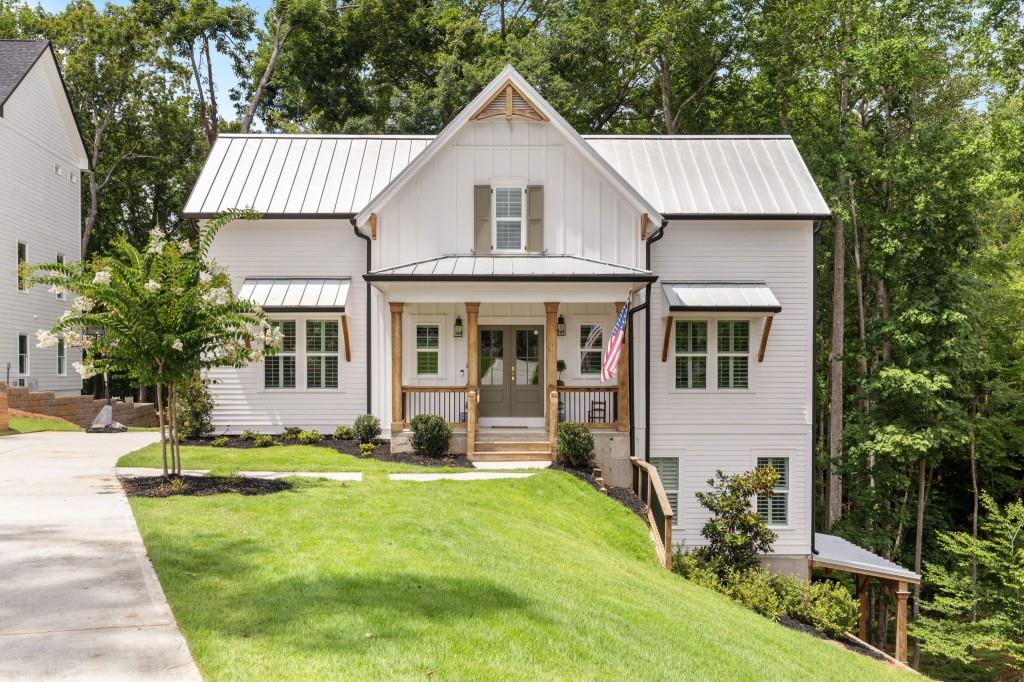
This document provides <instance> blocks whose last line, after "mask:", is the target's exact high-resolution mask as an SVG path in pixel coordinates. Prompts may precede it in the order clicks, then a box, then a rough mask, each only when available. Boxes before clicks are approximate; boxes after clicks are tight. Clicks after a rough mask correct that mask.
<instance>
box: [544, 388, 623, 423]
mask: <svg viewBox="0 0 1024 682" xmlns="http://www.w3.org/2000/svg"><path fill="white" fill-rule="evenodd" d="M557 390H558V421H560V422H579V423H581V424H586V425H587V426H589V427H591V428H616V427H617V426H618V424H619V389H618V387H617V386H611V387H604V386H559V387H558V388H557Z"/></svg>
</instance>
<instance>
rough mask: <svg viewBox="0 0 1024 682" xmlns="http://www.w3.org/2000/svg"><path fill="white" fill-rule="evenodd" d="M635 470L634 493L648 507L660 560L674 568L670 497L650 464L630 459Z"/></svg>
mask: <svg viewBox="0 0 1024 682" xmlns="http://www.w3.org/2000/svg"><path fill="white" fill-rule="evenodd" d="M629 463H630V466H631V467H632V469H633V477H632V478H633V480H632V488H633V493H634V494H635V495H636V496H637V497H639V498H640V499H641V500H642V501H643V502H644V504H646V505H647V526H648V528H649V529H650V531H651V540H652V541H653V542H654V549H655V551H657V553H658V559H659V560H660V561H661V565H662V566H664V567H665V568H668V569H671V568H672V523H673V518H674V515H673V513H672V505H671V504H669V501H668V495H667V494H666V493H665V488H664V487H663V486H662V485H661V478H660V477H659V476H658V470H657V469H655V468H654V466H653V465H652V464H651V463H650V462H645V461H643V460H641V459H637V458H636V457H630V458H629Z"/></svg>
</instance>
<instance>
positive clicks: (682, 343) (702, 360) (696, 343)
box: [676, 320, 708, 388]
mask: <svg viewBox="0 0 1024 682" xmlns="http://www.w3.org/2000/svg"><path fill="white" fill-rule="evenodd" d="M707 385H708V323H707V322H706V321H704V320H676V388H707Z"/></svg>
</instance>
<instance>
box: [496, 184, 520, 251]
mask: <svg viewBox="0 0 1024 682" xmlns="http://www.w3.org/2000/svg"><path fill="white" fill-rule="evenodd" d="M525 196H526V191H525V189H524V188H522V187H495V188H494V248H495V249H496V250H498V251H522V250H523V234H524V232H525V230H524V229H523V220H524V218H523V217H524V216H525V215H526V211H525V210H524V209H525V206H524V204H525V203H526V202H525Z"/></svg>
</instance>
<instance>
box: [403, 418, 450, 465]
mask: <svg viewBox="0 0 1024 682" xmlns="http://www.w3.org/2000/svg"><path fill="white" fill-rule="evenodd" d="M409 426H410V427H411V428H412V449H413V450H414V451H415V452H416V454H417V455H423V456H425V457H444V456H445V455H446V454H448V443H449V440H450V439H451V437H452V429H451V427H450V426H448V422H446V421H445V420H444V419H443V418H441V417H439V416H437V415H436V414H418V415H416V416H415V417H413V418H412V421H411V422H410V423H409Z"/></svg>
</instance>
